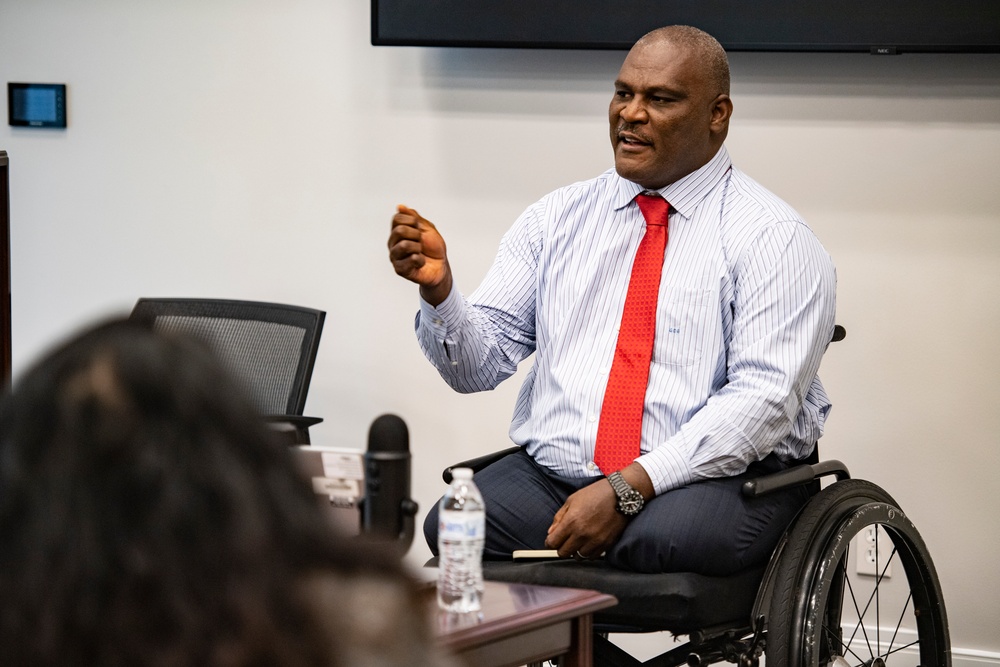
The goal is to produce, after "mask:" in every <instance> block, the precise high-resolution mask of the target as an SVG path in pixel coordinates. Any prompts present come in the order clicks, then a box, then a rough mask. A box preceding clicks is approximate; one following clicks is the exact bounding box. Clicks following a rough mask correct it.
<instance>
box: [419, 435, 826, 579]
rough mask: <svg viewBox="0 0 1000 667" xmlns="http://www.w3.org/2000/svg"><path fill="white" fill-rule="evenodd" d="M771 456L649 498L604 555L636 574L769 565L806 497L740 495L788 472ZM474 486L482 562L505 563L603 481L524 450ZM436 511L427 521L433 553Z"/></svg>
mask: <svg viewBox="0 0 1000 667" xmlns="http://www.w3.org/2000/svg"><path fill="white" fill-rule="evenodd" d="M787 467H788V465H787V464H784V463H782V462H781V461H780V460H778V458H777V457H776V456H774V455H771V456H768V457H767V458H765V459H764V460H763V461H759V462H757V463H754V464H752V465H751V466H750V468H749V469H748V470H747V472H745V473H743V474H742V475H738V476H736V477H725V478H720V479H710V480H705V481H700V482H695V483H693V484H690V485H688V486H685V487H681V488H679V489H674V490H672V491H668V492H667V493H663V494H660V495H658V496H656V497H655V498H652V499H651V500H650V501H649V502H647V503H646V505H645V507H644V508H643V510H642V511H641V512H640V513H639V514H638V516H636V517H635V518H633V519H632V520H631V521H630V522H629V525H628V527H626V529H625V532H624V533H623V534H622V536H621V539H619V541H618V543H617V544H615V545H614V546H613V547H612V548H611V549H610V550H609V551H608V552H607V554H606V555H605V558H606V559H607V561H608V562H609V563H610V564H611V565H614V566H616V567H620V568H623V569H627V570H633V571H637V572H698V573H701V574H710V575H724V574H730V573H733V572H737V571H739V570H743V569H746V568H748V567H751V566H754V565H760V564H763V563H765V562H767V560H768V558H769V557H770V555H771V552H772V551H773V550H774V547H775V546H776V545H777V543H778V540H779V539H780V538H781V534H782V533H783V532H784V530H785V527H786V526H787V525H788V524H789V523H790V522H791V520H792V518H793V517H794V516H795V514H796V512H798V511H799V509H800V508H801V507H802V505H803V504H804V503H805V501H806V500H807V499H808V497H809V487H806V486H800V487H796V488H793V489H788V490H785V491H779V492H776V493H772V494H768V495H766V496H764V497H761V498H751V499H748V498H744V497H743V494H742V493H741V492H740V488H741V486H742V485H743V482H744V481H746V480H747V479H748V478H751V477H758V476H760V475H763V474H767V473H771V472H777V471H779V470H783V469H785V468H787ZM474 479H475V482H476V486H478V487H479V490H480V492H481V493H482V494H483V499H484V501H485V504H486V546H485V550H484V554H483V555H484V557H485V558H510V556H511V553H512V552H513V551H514V550H516V549H544V548H545V535H546V531H547V530H548V528H549V525H550V524H551V523H552V517H553V516H555V513H556V511H558V510H559V508H560V507H562V505H563V503H564V502H565V501H566V498H568V497H569V496H570V494H572V493H573V492H574V491H577V490H578V489H581V488H583V487H584V486H587V485H588V484H594V483H598V482H600V483H604V484H606V483H607V482H605V481H603V480H604V478H603V477H590V478H583V479H576V478H569V477H561V476H559V475H556V474H554V473H552V471H550V470H549V469H547V468H545V467H543V466H540V465H538V464H537V463H535V462H534V460H532V459H531V457H530V456H528V455H527V453H525V451H524V450H521V451H519V452H517V453H515V454H511V455H510V456H507V457H505V458H503V459H501V460H500V461H497V462H496V463H494V464H492V465H490V466H489V467H487V468H485V469H484V470H481V471H480V472H478V473H476V475H475V478H474ZM437 527H438V508H437V505H435V506H434V507H433V508H431V511H430V512H428V514H427V518H426V520H425V521H424V537H425V538H426V539H427V544H428V546H430V548H431V551H433V552H434V554H435V555H437Z"/></svg>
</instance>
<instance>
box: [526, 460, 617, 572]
mask: <svg viewBox="0 0 1000 667" xmlns="http://www.w3.org/2000/svg"><path fill="white" fill-rule="evenodd" d="M617 507H618V497H617V496H616V495H615V492H614V489H612V488H611V484H609V483H608V481H607V480H606V479H603V478H602V479H599V480H597V481H596V482H594V483H593V484H591V485H589V486H585V487H583V488H582V489H580V490H579V491H577V492H576V493H574V494H573V495H571V496H570V497H569V498H567V499H566V502H565V503H564V504H563V506H562V507H561V508H559V511H558V512H556V515H555V517H554V518H553V519H552V525H551V526H549V534H548V537H547V538H546V539H545V546H546V547H548V548H549V549H556V550H558V552H559V555H560V556H561V557H563V558H569V557H575V558H597V557H599V556H600V555H601V554H603V553H604V552H605V551H607V550H608V549H609V548H611V546H612V545H613V544H614V543H615V542H617V541H618V538H619V537H621V534H622V532H623V531H624V530H625V526H626V525H628V517H626V516H624V515H623V514H621V513H619V512H618V510H617V509H616V508H617Z"/></svg>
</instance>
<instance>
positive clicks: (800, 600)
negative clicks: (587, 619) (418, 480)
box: [443, 447, 951, 667]
mask: <svg viewBox="0 0 1000 667" xmlns="http://www.w3.org/2000/svg"><path fill="white" fill-rule="evenodd" d="M518 449H519V448H517V447H513V448H509V449H506V450H502V451H500V452H495V453H493V454H489V455H486V456H483V457H479V458H477V459H472V460H471V461H466V462H463V463H460V464H457V465H455V466H452V467H450V468H448V469H447V470H445V471H444V475H443V476H444V478H445V480H446V481H448V479H449V478H450V472H451V470H452V468H454V467H460V466H461V467H471V468H473V470H481V469H482V468H484V467H486V466H487V465H489V464H490V463H493V462H495V461H497V460H499V459H500V458H503V457H504V456H506V455H508V454H510V453H513V452H514V451H517V450H518ZM830 475H833V476H835V477H836V480H837V481H835V482H834V483H833V484H831V485H829V486H827V487H825V488H823V489H821V490H818V491H817V492H816V493H815V494H814V495H813V496H812V498H810V500H809V501H808V502H807V503H806V505H805V506H804V507H803V509H802V510H801V511H800V513H799V514H798V516H797V517H796V518H795V519H794V520H793V521H792V523H791V524H790V525H789V527H788V529H787V530H786V531H785V534H784V536H783V537H782V538H781V540H780V541H779V543H778V545H777V547H776V548H775V551H774V552H773V554H772V556H771V559H770V561H769V562H768V565H767V567H766V569H765V570H764V574H763V577H762V580H761V582H760V584H759V586H758V588H757V593H756V598H755V601H754V604H753V607H752V610H751V611H750V613H749V615H748V616H747V617H746V618H745V619H743V621H737V622H735V623H723V624H720V625H717V626H711V627H704V628H699V629H696V630H689V629H684V630H682V631H679V632H677V634H679V635H686V636H687V638H688V641H687V642H686V643H684V644H682V645H680V646H677V647H674V648H672V649H670V650H668V651H666V652H665V653H663V654H661V655H659V656H656V657H654V658H652V659H650V660H648V661H646V662H640V661H638V660H637V659H635V658H634V657H632V656H630V655H629V654H628V653H626V652H625V651H624V650H622V649H621V648H619V647H617V646H616V645H614V644H613V643H612V642H611V641H610V640H609V639H608V634H609V633H612V632H658V631H664V630H665V631H670V632H675V631H676V628H670V627H627V628H623V627H621V626H620V625H614V624H611V625H609V624H608V623H606V622H602V619H601V615H600V614H598V615H597V617H596V618H595V637H594V643H593V646H594V664H595V665H599V666H601V667H604V666H608V667H633V666H636V665H647V666H651V667H679V666H680V665H687V666H689V667H702V666H703V665H710V664H713V663H717V662H722V661H726V662H731V663H734V664H737V665H739V666H740V667H757V666H758V665H759V662H760V657H761V656H762V655H764V656H766V659H767V663H768V667H820V666H821V665H822V666H824V667H825V666H827V665H830V666H835V667H850V666H852V665H854V666H857V667H860V666H862V665H864V666H865V667H893V666H894V665H902V658H903V657H904V656H906V657H912V660H910V661H909V664H910V665H920V667H950V665H951V648H950V638H949V632H948V622H947V616H946V612H945V606H944V598H943V595H942V593H941V587H940V583H939V581H938V577H937V573H936V571H935V569H934V565H933V562H932V560H931V557H930V554H929V552H928V550H927V547H926V545H925V544H924V542H923V539H922V538H921V537H920V534H919V533H918V532H917V529H916V527H915V526H914V525H913V523H912V522H911V521H910V520H909V519H908V518H907V517H906V515H905V514H904V513H903V511H902V510H901V509H900V508H899V505H898V503H896V501H895V500H894V499H893V498H892V497H891V496H890V495H889V494H888V493H886V492H885V491H884V490H883V489H882V488H880V487H879V486H877V485H875V484H872V483H871V482H868V481H865V480H855V479H850V474H849V472H848V470H847V468H846V466H844V465H843V464H842V463H841V462H839V461H835V460H830V461H823V462H818V463H809V464H802V465H798V466H795V467H792V468H789V469H787V470H784V471H781V472H778V473H773V474H769V475H764V476H761V477H758V478H756V479H753V480H749V481H748V482H746V483H745V484H744V487H743V493H744V494H745V495H748V496H751V497H753V496H759V495H763V494H765V493H770V492H772V491H775V490H778V489H785V488H788V487H791V486H796V485H801V484H816V485H817V487H818V486H819V479H820V478H822V477H826V476H830ZM877 526H880V527H881V528H882V529H883V530H885V532H886V534H887V535H888V537H889V539H890V540H891V543H892V549H891V553H890V554H888V555H886V557H885V558H884V560H883V558H882V556H883V554H878V552H877V551H876V559H877V564H876V568H877V572H878V574H877V575H876V577H875V578H874V580H873V585H874V587H873V590H872V592H871V594H870V595H869V597H868V599H867V600H864V599H863V597H862V599H861V600H860V604H859V599H858V597H857V594H856V592H855V591H854V590H853V588H854V587H853V586H852V585H851V582H850V580H849V578H848V577H847V574H848V572H849V554H850V551H851V545H852V543H853V542H854V541H855V537H856V536H857V535H858V534H859V533H861V532H862V531H865V530H866V529H868V528H873V527H877ZM855 557H857V556H855ZM893 562H899V563H900V564H901V566H902V569H903V571H904V574H905V578H906V583H907V585H908V587H909V594H908V596H907V599H906V601H905V602H904V603H903V605H902V607H903V608H902V609H901V610H900V609H893V617H894V618H890V619H889V621H890V623H892V622H895V627H892V626H891V625H890V626H889V627H888V628H887V629H886V628H883V627H882V618H883V617H882V608H881V602H882V601H881V593H880V587H881V586H883V585H884V584H885V583H886V578H887V577H886V576H885V573H886V571H887V570H888V567H889V565H890V564H891V563H893ZM551 565H556V564H551ZM560 565H565V563H564V562H561V563H560ZM516 567H518V566H517V565H512V566H511V567H504V568H503V570H505V571H504V572H503V576H502V577H497V578H501V579H503V580H505V581H516V580H517V578H516V577H517V575H516V572H514V568H516ZM533 567H535V568H536V569H535V571H534V575H535V576H533V577H532V579H531V581H530V583H534V584H547V585H567V584H565V583H560V581H559V580H558V579H557V578H554V580H553V581H547V580H546V573H545V570H544V568H546V567H548V565H547V564H537V565H535V566H533ZM538 568H542V569H541V570H539V569H538ZM562 570H565V567H562ZM484 571H485V572H486V576H487V577H488V578H490V568H485V570H484ZM512 572H514V574H513V575H512V574H511V573H512ZM539 572H541V576H538V574H539ZM550 572H552V573H556V570H555V569H551V568H550ZM637 576H649V575H637ZM653 576H660V575H653ZM662 576H671V575H669V574H666V575H662ZM592 580H593V581H592V584H591V585H587V586H585V587H587V588H594V589H596V590H600V591H602V592H606V593H612V594H613V593H614V591H612V590H606V589H602V588H601V585H600V584H601V582H600V579H599V577H598V576H595V577H593V578H592ZM848 599H849V600H850V601H851V603H852V607H853V611H854V612H855V613H856V615H857V616H858V618H857V619H856V624H855V625H854V627H853V628H850V627H848V628H847V629H848V630H849V632H847V633H846V636H845V627H844V611H845V602H846V601H848ZM911 603H912V608H911ZM873 609H874V612H875V627H874V629H873V630H874V634H875V635H876V636H875V637H870V636H869V628H868V626H866V625H865V623H866V616H867V615H868V612H869V611H870V610H873ZM847 611H852V609H851V608H848V609H847ZM897 614H898V615H897ZM904 620H906V621H907V623H910V622H912V624H913V625H915V634H916V638H915V639H912V638H909V637H908V638H907V639H906V640H903V639H900V635H899V631H900V629H901V626H902V625H903V622H904ZM883 630H885V632H886V635H887V637H886V638H885V639H883V637H882V633H883ZM890 631H891V634H890Z"/></svg>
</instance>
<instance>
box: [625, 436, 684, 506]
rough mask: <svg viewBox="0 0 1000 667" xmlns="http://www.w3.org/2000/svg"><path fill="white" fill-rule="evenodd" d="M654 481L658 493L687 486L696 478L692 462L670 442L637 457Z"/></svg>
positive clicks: (654, 489)
mask: <svg viewBox="0 0 1000 667" xmlns="http://www.w3.org/2000/svg"><path fill="white" fill-rule="evenodd" d="M636 462H637V463H638V464H639V465H641V466H642V468H643V470H645V471H646V474H647V475H649V479H650V481H651V482H653V491H654V492H655V493H656V495H660V494H661V493H665V492H667V491H670V490H672V489H677V488H680V487H682V486H686V485H687V484H689V483H690V482H691V480H692V479H694V474H693V473H692V472H691V463H690V461H688V459H687V457H686V456H684V455H683V454H682V453H681V452H679V451H678V450H677V449H676V448H675V447H674V446H673V445H672V444H671V443H670V442H665V443H663V444H662V445H661V446H659V447H657V448H656V449H655V450H653V451H652V452H649V453H648V454H643V455H642V456H640V457H639V458H637V459H636Z"/></svg>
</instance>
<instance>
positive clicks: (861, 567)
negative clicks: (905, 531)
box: [855, 525, 893, 579]
mask: <svg viewBox="0 0 1000 667" xmlns="http://www.w3.org/2000/svg"><path fill="white" fill-rule="evenodd" d="M855 539H856V540H857V542H856V553H857V568H858V574H864V575H867V576H871V577H877V576H879V575H881V576H882V578H883V579H888V578H889V577H891V576H892V562H891V556H892V549H893V545H892V540H891V539H889V535H888V534H886V532H885V529H884V528H882V526H879V525H873V526H866V527H865V529H864V530H862V531H861V532H860V533H858V535H857V537H856V538H855Z"/></svg>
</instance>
